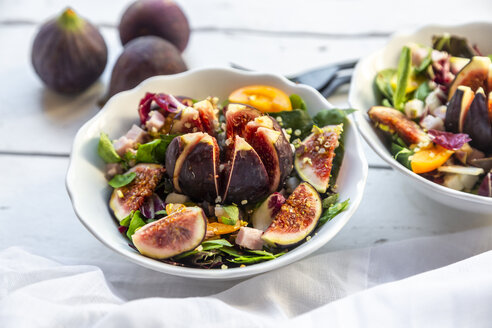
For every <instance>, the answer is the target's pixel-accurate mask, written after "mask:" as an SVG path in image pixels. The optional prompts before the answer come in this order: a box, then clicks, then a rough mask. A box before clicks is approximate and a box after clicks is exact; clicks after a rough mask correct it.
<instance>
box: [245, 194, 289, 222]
mask: <svg viewBox="0 0 492 328" xmlns="http://www.w3.org/2000/svg"><path fill="white" fill-rule="evenodd" d="M284 203H285V198H284V196H282V194H280V193H278V192H274V193H273V194H271V195H270V196H268V198H267V199H265V200H264V201H263V203H261V205H260V206H259V207H258V208H257V209H255V210H254V212H253V215H252V216H251V221H252V223H253V227H254V228H255V229H259V230H263V231H265V230H266V229H267V228H268V227H269V226H270V224H272V221H273V219H274V218H275V216H276V215H277V213H278V212H279V211H280V208H281V207H282V205H283V204H284Z"/></svg>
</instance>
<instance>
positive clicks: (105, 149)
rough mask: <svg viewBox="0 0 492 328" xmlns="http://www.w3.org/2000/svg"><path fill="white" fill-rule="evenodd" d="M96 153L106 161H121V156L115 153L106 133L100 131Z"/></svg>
mask: <svg viewBox="0 0 492 328" xmlns="http://www.w3.org/2000/svg"><path fill="white" fill-rule="evenodd" d="M97 154H98V155H99V157H101V158H102V160H103V161H105V162H106V163H118V162H121V157H120V155H118V153H116V150H115V149H114V146H113V143H112V142H111V140H109V137H108V135H107V134H106V133H104V132H101V135H100V137H99V143H98V145H97Z"/></svg>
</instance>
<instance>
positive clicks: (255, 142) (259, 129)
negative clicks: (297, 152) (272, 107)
mask: <svg viewBox="0 0 492 328" xmlns="http://www.w3.org/2000/svg"><path fill="white" fill-rule="evenodd" d="M277 129H278V130H277ZM279 130H280V131H279ZM244 134H245V139H246V141H247V142H248V143H250V144H251V146H253V148H254V149H255V150H256V152H257V153H258V155H259V156H260V158H261V160H262V162H263V164H264V165H265V168H266V169H267V172H268V177H269V179H270V192H273V191H275V190H277V189H278V188H279V186H281V185H282V184H283V183H284V181H285V179H286V178H287V176H288V175H289V174H290V172H292V168H293V155H294V154H293V152H292V147H291V146H290V143H289V142H288V141H287V139H286V138H285V135H284V134H283V132H282V131H281V129H280V127H279V126H278V123H277V122H276V121H275V120H274V119H273V118H272V117H270V116H261V117H257V118H255V119H254V120H253V121H250V122H249V123H248V124H247V125H246V128H245V132H244Z"/></svg>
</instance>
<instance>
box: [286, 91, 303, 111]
mask: <svg viewBox="0 0 492 328" xmlns="http://www.w3.org/2000/svg"><path fill="white" fill-rule="evenodd" d="M289 99H290V104H291V105H292V108H293V109H302V110H307V106H306V103H305V102H304V100H303V99H302V98H301V96H299V95H296V94H291V95H290V96H289Z"/></svg>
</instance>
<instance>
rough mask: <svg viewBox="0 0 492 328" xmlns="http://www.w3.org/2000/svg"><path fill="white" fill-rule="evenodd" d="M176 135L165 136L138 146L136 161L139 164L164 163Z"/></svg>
mask: <svg viewBox="0 0 492 328" xmlns="http://www.w3.org/2000/svg"><path fill="white" fill-rule="evenodd" d="M174 137H176V135H163V136H161V138H160V139H155V140H152V141H151V142H147V143H145V144H141V145H140V146H138V149H137V155H136V160H137V162H138V163H164V161H165V159H166V150H167V147H168V146H169V144H170V143H171V141H172V140H173V139H174Z"/></svg>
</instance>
